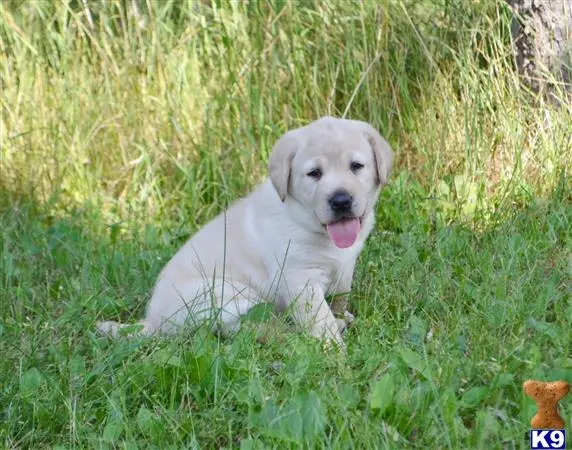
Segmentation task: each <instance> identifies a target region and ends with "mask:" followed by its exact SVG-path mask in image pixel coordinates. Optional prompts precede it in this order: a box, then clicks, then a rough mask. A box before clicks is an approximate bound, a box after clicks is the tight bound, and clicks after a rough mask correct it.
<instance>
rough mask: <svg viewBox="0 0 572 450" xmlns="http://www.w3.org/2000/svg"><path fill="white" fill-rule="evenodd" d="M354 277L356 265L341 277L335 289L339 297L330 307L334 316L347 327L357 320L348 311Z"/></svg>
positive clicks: (348, 268) (345, 271)
mask: <svg viewBox="0 0 572 450" xmlns="http://www.w3.org/2000/svg"><path fill="white" fill-rule="evenodd" d="M353 276H354V264H352V265H351V266H348V267H347V268H346V270H344V271H343V272H342V273H341V274H340V275H339V280H338V282H337V283H336V285H335V289H334V291H335V292H336V293H337V295H335V297H334V299H333V300H332V303H331V305H330V308H331V310H332V312H333V314H334V316H336V317H338V318H339V320H341V321H342V322H344V323H345V325H346V326H349V325H350V324H351V323H352V322H353V321H354V319H355V317H354V315H353V314H352V313H350V312H349V311H348V297H349V293H350V291H351V288H352V281H353ZM340 323H341V322H340ZM343 328H345V327H343Z"/></svg>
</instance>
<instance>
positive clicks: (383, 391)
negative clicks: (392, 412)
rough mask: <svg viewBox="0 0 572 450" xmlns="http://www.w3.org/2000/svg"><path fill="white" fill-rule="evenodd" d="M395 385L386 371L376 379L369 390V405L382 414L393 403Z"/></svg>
mask: <svg viewBox="0 0 572 450" xmlns="http://www.w3.org/2000/svg"><path fill="white" fill-rule="evenodd" d="M394 393H395V385H394V382H393V376H392V375H391V373H386V374H385V375H384V376H383V377H381V379H379V380H377V381H376V382H375V384H374V385H373V388H372V390H371V398H370V407H371V409H375V410H378V411H379V412H380V414H383V413H384V412H385V411H386V410H387V408H388V407H389V406H390V405H391V404H392V403H393V396H394Z"/></svg>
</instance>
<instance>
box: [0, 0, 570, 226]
mask: <svg viewBox="0 0 572 450" xmlns="http://www.w3.org/2000/svg"><path fill="white" fill-rule="evenodd" d="M1 14H2V25H1V28H0V36H1V39H2V41H1V42H2V44H1V45H2V59H3V63H2V65H1V69H0V70H1V79H2V90H3V93H2V109H3V114H2V123H1V136H0V137H1V142H2V154H1V157H2V166H1V168H0V180H1V181H0V182H1V183H2V184H1V186H2V188H3V191H4V192H7V193H8V194H9V197H10V198H11V199H13V200H17V199H19V198H23V197H26V198H33V199H34V200H35V201H37V202H39V203H42V204H46V202H47V203H49V205H50V208H54V209H56V210H65V209H66V208H67V209H69V208H71V207H74V206H77V205H83V204H85V203H86V202H89V203H91V204H94V205H97V206H98V207H99V208H101V209H102V210H104V211H105V213H106V215H108V216H109V217H115V218H125V217H126V214H135V217H138V218H140V217H145V218H146V219H145V220H150V221H157V220H161V219H164V218H165V217H166V216H167V215H169V216H172V215H173V214H175V215H178V216H180V217H185V216H186V214H188V211H192V212H193V214H192V219H191V220H194V221H195V225H196V224H200V223H202V222H204V220H205V219H206V218H208V217H210V216H212V215H213V214H214V213H215V212H216V211H218V210H220V205H221V204H222V205H224V204H227V203H228V202H229V201H230V200H232V199H234V198H235V197H236V196H237V195H239V194H242V193H244V192H246V191H247V190H248V189H249V188H250V187H251V186H252V185H254V184H255V183H257V182H259V181H260V180H261V179H262V177H264V176H265V175H266V166H265V164H266V160H267V156H268V152H269V151H270V149H271V147H272V145H273V143H274V141H275V140H276V139H277V138H278V137H279V136H280V134H281V133H283V132H284V131H285V130H286V129H288V128H290V127H295V126H298V125H301V124H304V123H307V122H309V121H311V120H313V119H315V118H317V117H319V116H321V115H325V114H331V115H337V116H342V115H344V116H346V117H349V118H355V119H361V120H365V121H369V122H371V123H372V124H374V125H375V126H376V127H377V128H379V129H380V131H381V132H382V133H383V134H384V135H385V136H386V137H387V138H388V139H389V141H390V142H391V144H392V146H393V147H394V148H395V150H396V151H397V156H398V164H397V168H396V171H395V176H396V177H399V175H400V174H403V173H407V174H410V175H411V176H412V177H413V178H414V179H415V180H416V181H418V182H419V183H420V184H421V185H422V186H423V187H424V189H425V190H426V191H427V192H428V193H429V194H430V195H434V196H438V197H440V198H441V199H442V200H443V201H444V202H445V203H449V204H456V206H459V205H458V204H457V203H459V202H460V203H463V204H464V205H465V206H466V205H467V204H470V205H471V206H469V207H468V209H469V210H470V212H471V213H474V212H475V211H478V212H481V213H483V212H486V211H488V212H490V211H491V208H492V209H494V208H496V207H498V206H499V204H500V203H502V201H507V200H508V198H510V199H511V200H514V199H522V198H523V197H524V198H530V197H531V196H535V195H539V196H545V195H546V194H547V193H549V192H551V190H552V189H553V188H554V187H555V185H557V183H558V182H559V181H558V180H559V176H562V175H563V174H565V173H566V170H567V165H568V164H569V160H570V147H571V141H570V139H571V137H570V123H571V112H570V108H565V107H564V108H560V109H554V108H552V107H551V106H550V105H548V104H545V103H543V101H542V99H540V98H534V97H533V96H531V95H529V94H528V93H527V92H526V91H525V90H523V89H522V87H521V85H520V84H519V81H518V77H517V75H516V74H515V71H514V68H513V58H512V54H511V45H510V30H509V24H510V20H509V18H510V11H509V10H508V8H507V7H506V6H505V5H504V3H503V2H502V1H487V2H466V1H462V0H459V1H454V0H442V1H438V0H436V1H422V2H419V1H409V2H407V1H388V2H381V3H380V2H312V1H305V2H284V1H260V2H216V1H214V2H212V3H211V2H197V1H186V2H179V1H165V2H152V1H147V2H145V1H141V0H138V1H115V2H103V1H102V2H85V3H84V2H80V1H71V2H61V3H59V2H47V1H46V2H41V1H38V2H14V1H12V2H7V3H3V4H2V10H1ZM456 209H459V208H456ZM461 209H462V208H461ZM465 209H467V207H466V208H465ZM130 217H132V216H130Z"/></svg>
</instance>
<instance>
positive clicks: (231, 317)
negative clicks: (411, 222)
mask: <svg viewBox="0 0 572 450" xmlns="http://www.w3.org/2000/svg"><path fill="white" fill-rule="evenodd" d="M392 164H393V152H392V151H391V148H390V147H389V145H388V143H387V142H386V141H385V140H384V139H383V138H382V137H381V136H380V135H379V133H378V132H377V131H376V130H375V129H374V128H373V127H372V126H371V125H369V124H367V123H365V122H361V121H356V120H345V119H336V118H332V117H323V118H321V119H319V120H317V121H315V122H312V123H310V124H309V125H307V126H304V127H301V128H297V129H294V130H291V131H289V132H287V133H286V134H285V135H284V136H282V137H281V138H280V139H279V140H278V142H277V143H276V144H275V146H274V148H273V150H272V154H271V156H270V162H269V171H270V179H269V180H267V181H266V182H264V183H263V184H261V185H260V186H258V188H256V189H255V190H254V191H253V192H252V193H251V194H250V195H248V196H247V197H245V198H243V199H241V200H239V201H238V202H236V203H235V204H234V205H232V206H231V207H230V208H229V209H228V210H227V211H225V212H223V213H221V214H220V215H219V216H218V217H216V218H215V219H213V220H212V221H211V222H209V223H208V224H207V225H205V226H204V228H202V229H201V230H199V231H198V232H197V233H196V234H195V235H194V236H193V237H191V239H190V240H189V241H188V242H187V243H186V244H185V245H184V246H183V247H182V248H181V249H180V250H179V252H178V253H177V254H175V256H174V257H173V258H172V259H171V260H170V261H169V263H168V264H167V265H166V267H165V268H164V269H163V271H162V272H161V274H160V276H159V279H158V281H157V284H156V286H155V289H154V292H153V296H152V298H151V300H150V302H149V305H148V308H147V314H146V317H145V319H143V320H142V321H141V322H140V323H141V325H143V329H142V333H144V334H152V333H156V332H161V333H173V332H175V331H176V330H177V329H179V328H180V327H181V326H182V325H184V324H186V323H189V322H191V323H192V324H200V323H201V322H204V321H206V320H212V322H211V323H212V324H213V326H214V327H215V329H218V330H219V331H222V332H223V333H226V334H231V333H233V332H236V331H237V330H238V328H239V326H240V316H241V315H243V314H245V313H247V312H248V310H249V309H250V308H251V307H252V306H254V305H256V304H258V303H261V302H272V303H273V304H274V305H275V307H276V310H277V311H279V312H283V311H287V312H288V313H289V314H290V315H291V317H292V318H293V319H294V320H295V321H296V323H298V324H299V325H300V326H302V327H303V328H306V329H307V330H308V331H309V332H310V333H311V334H312V335H313V336H316V337H318V338H323V339H326V340H327V341H329V342H335V343H337V344H339V345H343V341H342V337H341V331H342V330H343V328H344V327H345V326H346V324H347V323H348V322H349V321H350V320H351V319H352V317H353V316H351V314H349V313H347V312H346V307H347V300H346V298H345V296H344V295H342V296H341V297H338V298H337V300H335V301H334V303H332V307H331V308H330V306H329V305H328V304H327V302H326V299H325V296H326V295H328V294H340V293H341V294H346V293H348V292H349V290H350V288H351V283H352V277H353V273H354V266H355V263H356V259H357V257H358V255H359V253H360V251H361V250H362V247H363V245H364V242H365V240H366V238H367V236H368V235H369V233H370V232H371V230H372V228H373V225H374V216H375V213H374V206H375V204H376V201H377V199H378V196H379V192H380V189H381V187H382V186H383V185H385V183H386V182H387V179H388V177H389V174H390V172H391V169H392ZM335 314H337V315H341V316H342V317H343V318H342V319H336V316H335ZM124 326H126V325H120V324H118V323H116V322H100V323H99V324H98V328H99V329H100V330H101V331H102V332H105V333H109V334H111V335H117V332H118V330H119V329H120V328H121V327H124Z"/></svg>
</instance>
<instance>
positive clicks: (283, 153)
mask: <svg viewBox="0 0 572 450" xmlns="http://www.w3.org/2000/svg"><path fill="white" fill-rule="evenodd" d="M295 133H296V130H292V131H288V132H287V133H286V134H284V136H282V137H281V138H280V139H278V141H277V142H276V144H274V148H273V149H272V153H271V154H270V158H269V161H268V170H269V172H270V180H271V181H272V184H273V185H274V189H276V192H278V195H279V196H280V200H282V201H284V200H285V199H286V195H287V194H288V184H289V183H290V170H291V168H292V159H294V154H295V153H296V149H297V148H298V138H297V137H296V134H295Z"/></svg>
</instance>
